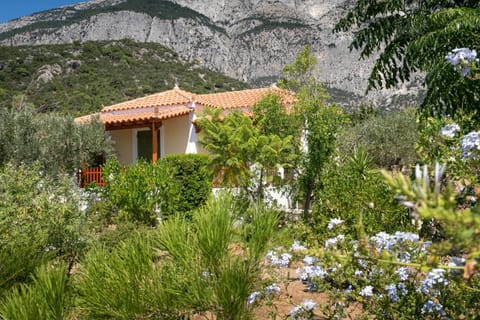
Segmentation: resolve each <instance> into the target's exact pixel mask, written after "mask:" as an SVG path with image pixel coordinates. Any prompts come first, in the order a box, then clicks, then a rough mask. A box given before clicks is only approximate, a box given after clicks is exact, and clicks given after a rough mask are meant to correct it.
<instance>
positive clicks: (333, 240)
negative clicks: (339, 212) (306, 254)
mask: <svg viewBox="0 0 480 320" xmlns="http://www.w3.org/2000/svg"><path fill="white" fill-rule="evenodd" d="M343 240H345V236H344V235H343V234H339V235H338V236H336V237H334V238H330V239H327V240H326V241H325V248H327V249H328V248H330V247H333V246H335V245H336V244H337V243H339V242H342V241H343Z"/></svg>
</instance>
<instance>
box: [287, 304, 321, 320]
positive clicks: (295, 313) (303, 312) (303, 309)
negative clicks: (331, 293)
mask: <svg viewBox="0 0 480 320" xmlns="http://www.w3.org/2000/svg"><path fill="white" fill-rule="evenodd" d="M316 307H317V304H316V303H315V302H314V301H313V300H309V299H307V300H303V301H302V303H301V304H300V305H298V306H295V307H294V308H293V309H292V310H290V319H292V320H295V319H312V318H313V310H314V309H315V308H316Z"/></svg>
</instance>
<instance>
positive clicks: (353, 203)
mask: <svg viewBox="0 0 480 320" xmlns="http://www.w3.org/2000/svg"><path fill="white" fill-rule="evenodd" d="M370 166H371V164H370V160H369V158H368V154H367V153H366V152H365V151H364V150H361V149H360V150H355V151H354V153H353V155H352V156H350V157H349V158H348V159H347V160H346V161H345V162H344V163H331V164H330V165H329V167H328V168H327V170H326V172H325V173H324V175H323V188H322V189H320V190H319V191H318V194H317V201H316V206H315V207H314V209H313V215H314V220H315V223H314V234H316V235H317V236H318V235H320V238H322V236H321V235H323V234H324V233H325V231H326V227H327V224H328V221H329V220H330V219H332V218H340V219H342V220H344V221H345V226H346V228H347V230H345V234H348V235H350V236H352V237H355V236H357V235H358V233H359V232H361V233H363V232H366V233H367V234H369V235H372V234H375V233H377V232H380V231H385V232H394V231H397V230H405V229H409V228H412V227H413V226H411V225H410V217H409V212H408V211H407V209H406V208H404V207H402V206H400V205H398V203H397V201H396V200H395V199H394V196H395V194H394V192H393V191H392V190H391V189H390V187H389V186H388V185H387V184H386V183H385V181H384V178H383V176H382V175H381V173H380V172H379V171H378V170H375V169H371V168H370Z"/></svg>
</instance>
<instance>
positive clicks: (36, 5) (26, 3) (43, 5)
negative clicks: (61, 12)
mask: <svg viewBox="0 0 480 320" xmlns="http://www.w3.org/2000/svg"><path fill="white" fill-rule="evenodd" d="M0 1H1V3H0V23H3V22H6V21H9V20H12V19H15V18H19V17H23V16H28V15H30V14H32V13H34V12H39V11H43V10H48V9H54V8H58V7H60V6H64V5H68V4H74V3H79V2H85V1H86V0H0Z"/></svg>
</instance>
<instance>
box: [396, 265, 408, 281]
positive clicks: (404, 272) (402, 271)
mask: <svg viewBox="0 0 480 320" xmlns="http://www.w3.org/2000/svg"><path fill="white" fill-rule="evenodd" d="M395 273H396V274H398V276H399V277H400V280H402V281H406V280H408V268H407V267H401V268H398V269H397V270H396V271H395Z"/></svg>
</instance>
